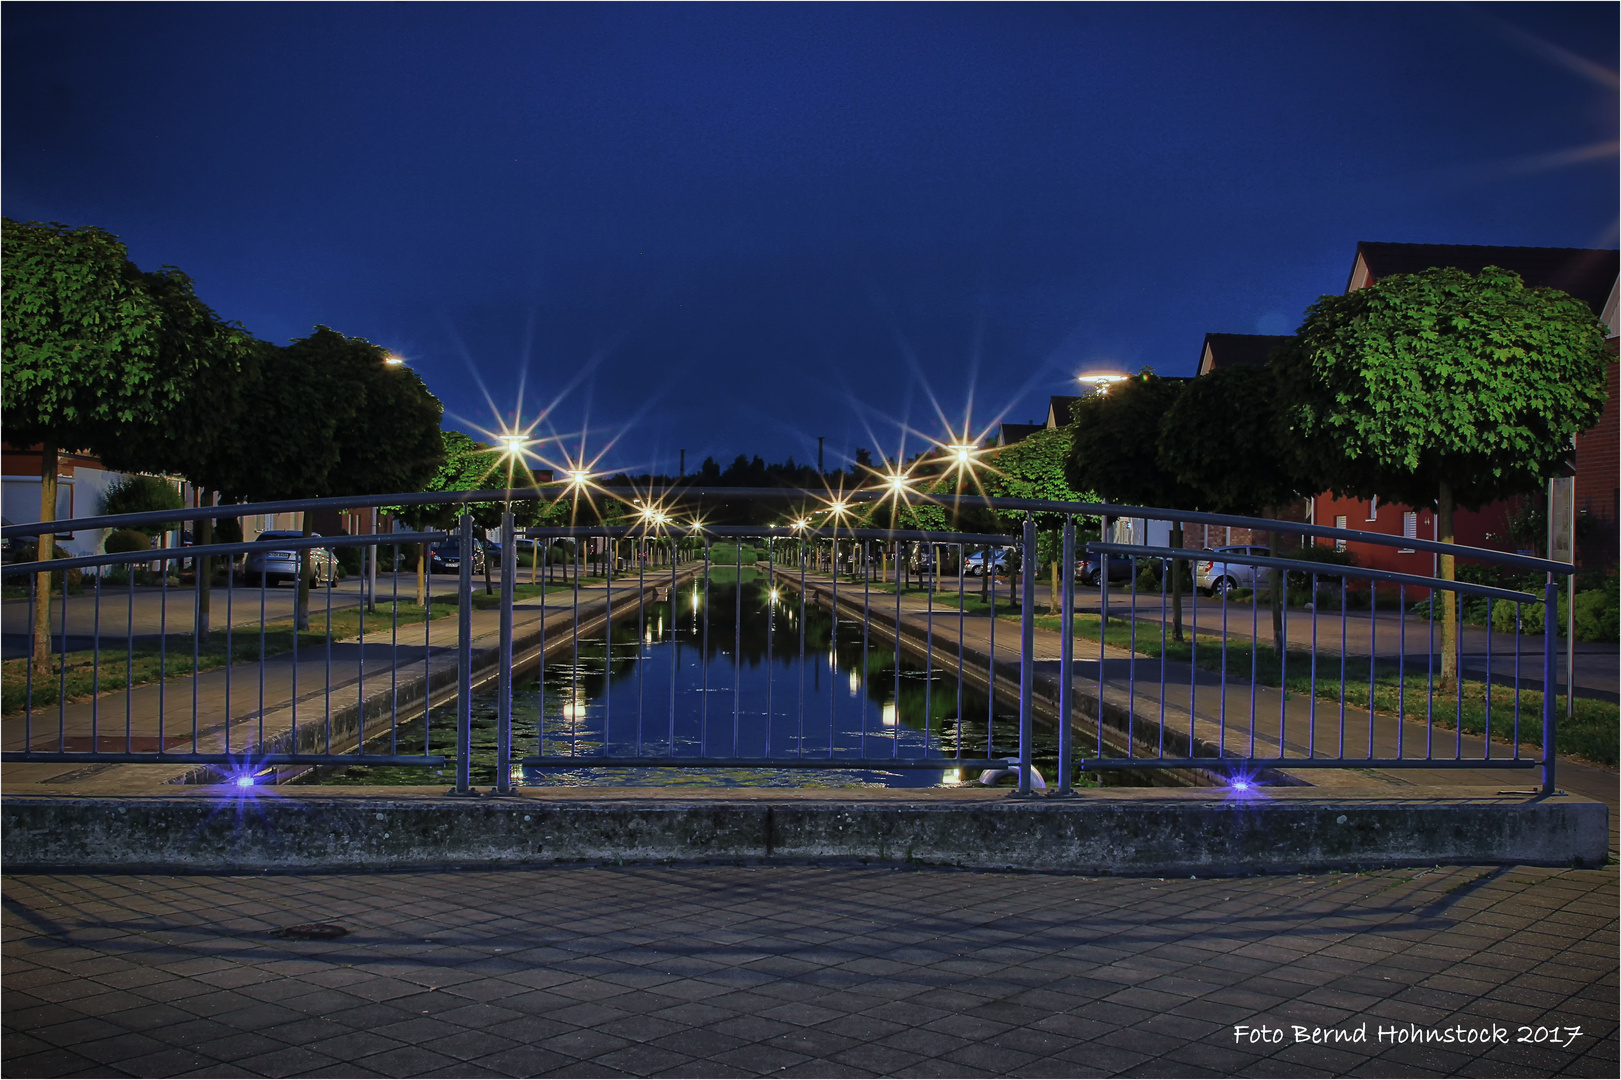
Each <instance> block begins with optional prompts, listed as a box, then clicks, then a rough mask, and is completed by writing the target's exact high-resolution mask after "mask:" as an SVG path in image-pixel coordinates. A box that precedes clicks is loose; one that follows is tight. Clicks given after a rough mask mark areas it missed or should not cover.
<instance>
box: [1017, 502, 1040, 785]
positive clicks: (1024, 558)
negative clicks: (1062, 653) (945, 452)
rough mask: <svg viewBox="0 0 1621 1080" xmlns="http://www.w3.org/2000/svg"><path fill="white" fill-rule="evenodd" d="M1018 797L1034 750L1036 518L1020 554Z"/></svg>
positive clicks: (1027, 526)
mask: <svg viewBox="0 0 1621 1080" xmlns="http://www.w3.org/2000/svg"><path fill="white" fill-rule="evenodd" d="M1019 587H1020V592H1019V794H1021V795H1029V794H1031V791H1032V784H1033V782H1034V781H1033V778H1032V776H1031V772H1032V770H1033V769H1034V767H1035V750H1036V745H1035V744H1036V726H1035V725H1036V709H1035V706H1036V702H1035V695H1036V681H1035V680H1036V515H1035V514H1026V515H1025V518H1024V549H1023V550H1022V551H1020V552H1019Z"/></svg>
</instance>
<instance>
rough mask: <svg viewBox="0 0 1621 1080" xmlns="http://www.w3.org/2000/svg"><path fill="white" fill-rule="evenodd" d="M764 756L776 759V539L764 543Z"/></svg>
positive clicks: (772, 537) (768, 539) (768, 538)
mask: <svg viewBox="0 0 1621 1080" xmlns="http://www.w3.org/2000/svg"><path fill="white" fill-rule="evenodd" d="M765 603H766V613H765V756H766V757H768V758H769V757H776V756H777V754H776V750H775V749H773V747H774V746H775V745H776V744H775V741H774V740H773V739H772V735H773V734H774V731H773V729H774V728H775V727H776V719H777V714H776V693H775V687H776V671H775V655H774V654H775V651H776V650H775V648H774V646H775V644H776V640H777V538H776V537H775V536H768V537H766V541H765Z"/></svg>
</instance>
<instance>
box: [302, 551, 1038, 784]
mask: <svg viewBox="0 0 1621 1080" xmlns="http://www.w3.org/2000/svg"><path fill="white" fill-rule="evenodd" d="M763 578H764V575H763V574H757V573H755V572H752V571H750V570H748V569H745V570H744V571H743V582H742V585H741V588H742V596H741V598H739V597H738V595H737V589H738V588H739V586H738V585H736V584H733V582H732V574H731V573H727V574H725V575H721V574H716V575H715V576H714V577H712V578H711V581H710V583H709V587H708V590H707V593H708V595H707V598H706V597H705V595H704V590H702V589H701V588H699V589H695V590H693V591H692V592H690V593H689V592H686V591H683V592H681V593H678V594H676V602H677V604H678V609H677V610H676V611H674V612H672V611H670V606H671V605H670V603H669V602H668V601H662V602H649V603H647V604H645V605H643V606H642V608H641V611H640V618H638V617H637V612H636V610H635V608H634V607H632V608H630V609H628V611H624V614H620V613H619V612H616V617H617V618H618V621H616V623H615V625H614V628H613V641H612V646H611V649H610V648H608V647H607V645H606V643H605V642H604V640H603V637H602V636H601V634H600V633H598V635H597V636H596V637H593V638H581V639H580V642H579V654H578V659H577V661H576V657H575V656H574V654H573V651H572V649H571V650H570V652H569V653H568V654H566V655H564V656H560V657H557V658H556V659H555V660H554V662H553V663H551V664H549V665H547V668H546V671H545V687H544V689H545V693H544V695H542V693H541V685H540V682H539V680H536V679H533V678H531V679H530V680H528V681H527V683H523V684H520V685H519V686H517V687H516V688H515V689H514V693H513V703H512V723H513V737H512V742H513V757H514V759H517V758H521V757H523V756H526V755H530V754H535V753H536V752H537V751H539V752H540V753H543V754H545V755H546V756H561V755H580V756H582V757H584V756H588V755H591V754H597V753H601V752H602V751H603V749H604V746H605V745H606V746H607V748H608V749H609V750H610V751H611V752H612V753H613V754H614V755H615V756H617V757H626V756H631V755H645V756H660V757H671V756H690V757H697V756H700V755H702V756H707V757H740V758H756V759H758V758H764V757H771V758H777V759H781V758H789V757H802V758H803V759H807V760H811V761H815V760H826V761H828V762H829V765H830V766H831V765H833V764H834V763H836V762H837V760H838V759H840V758H846V759H848V758H858V757H865V758H867V759H869V760H870V759H873V758H903V759H904V758H920V757H924V756H928V757H947V756H954V755H955V754H956V753H957V749H958V745H959V742H960V743H961V747H962V754H963V755H964V756H967V757H983V756H986V755H987V746H986V722H987V715H986V714H987V711H988V710H987V703H986V700H985V697H984V695H983V694H982V693H979V692H977V691H976V690H974V689H973V688H972V687H969V686H964V687H963V688H962V691H961V702H962V713H963V716H964V717H965V718H966V719H965V722H964V723H963V724H962V725H961V726H960V727H959V725H958V723H957V711H958V686H957V681H956V678H955V676H954V675H951V674H950V673H949V672H947V671H942V670H941V668H940V667H939V666H938V664H936V665H934V666H933V669H932V671H928V672H926V671H925V665H924V662H923V659H922V658H921V657H914V656H912V655H910V654H907V655H903V656H902V658H901V664H900V670H899V672H898V673H897V671H896V663H895V654H894V648H893V646H892V645H891V644H889V643H887V642H886V641H884V640H883V638H882V636H881V634H879V633H878V632H877V631H873V632H871V633H870V634H869V636H868V637H867V639H866V640H865V641H863V637H862V628H861V624H860V623H858V622H853V621H850V620H848V619H840V620H839V625H838V634H837V639H836V642H835V640H834V637H833V633H832V631H833V625H832V618H831V616H830V615H829V613H828V612H826V611H824V610H822V609H820V608H817V607H814V606H812V605H809V604H807V605H806V607H805V611H804V617H803V619H801V617H800V610H799V598H798V596H797V594H796V593H794V592H792V591H791V590H780V592H779V595H778V597H777V598H776V600H775V602H773V600H772V597H771V592H772V590H770V589H768V588H767V587H766V584H765V582H764V580H763ZM700 609H702V610H703V611H704V612H705V613H706V614H707V616H708V620H709V623H708V633H707V638H706V635H705V633H704V623H703V620H702V619H699V618H697V617H696V616H697V614H698V612H699V610H700ZM739 612H740V613H741V615H742V621H741V624H740V625H739V624H738V623H737V622H736V620H735V616H736V615H737V614H738V613H739ZM626 616H628V617H626ZM802 635H803V642H804V644H803V654H802V653H801V636H802ZM738 654H741V662H740V663H739V662H738ZM554 655H555V654H554ZM801 655H803V657H804V660H803V662H801ZM705 657H707V672H706V665H705V663H704V659H705ZM824 658H825V659H824ZM824 665H825V667H824ZM543 702H544V704H542V703H543ZM496 705H497V702H496V699H495V696H494V695H493V693H492V694H479V695H476V696H475V697H474V701H473V709H472V712H473V724H474V731H473V763H472V775H473V783H474V784H475V785H478V786H483V785H488V784H491V783H493V782H494V779H495V777H494V749H495V717H496ZM734 708H735V719H734ZM454 715H455V714H454V703H452V704H450V705H447V706H444V707H442V708H440V709H437V710H435V711H434V714H433V736H434V738H433V742H434V746H433V749H434V752H436V753H445V754H446V755H447V756H449V755H453V754H454V753H455V741H454V728H453V723H454ZM925 715H927V720H926V721H925ZM421 731H422V724H421V721H420V719H419V720H417V721H416V722H415V724H414V726H413V725H405V726H402V729H401V745H402V747H403V746H405V745H409V744H410V743H411V741H412V740H413V739H414V740H415V744H416V745H417V746H420V745H421V738H422V735H421ZM959 731H960V737H959ZM1017 731H1018V718H1017V715H1016V712H1015V710H1014V707H1013V706H1012V705H1011V704H1007V703H1000V702H999V703H998V705H997V709H996V716H995V728H994V735H995V739H994V742H993V743H992V744H991V746H990V748H989V752H990V753H994V754H995V755H996V756H999V757H1000V756H1011V755H1014V754H1016V753H1017V751H1018V744H1017ZM441 740H442V741H441ZM1052 741H1053V740H1052V739H1051V738H1046V737H1043V738H1038V742H1037V746H1036V755H1037V763H1038V765H1040V766H1042V767H1043V769H1044V770H1045V769H1047V768H1050V767H1051V765H1050V763H1049V762H1047V761H1046V759H1048V758H1051V757H1052V756H1053V754H1054V747H1053V746H1052V745H1050V744H1051V743H1052ZM452 774H453V771H452V766H451V765H449V764H447V765H446V766H445V768H444V773H443V775H444V776H450V775H452ZM977 778H978V773H977V771H970V772H967V774H966V775H962V776H959V775H958V771H957V770H955V769H952V770H946V771H945V772H944V773H942V772H941V771H940V770H924V769H865V770H857V769H841V768H836V767H828V768H819V767H796V768H781V769H779V768H746V769H745V768H676V767H637V768H628V767H627V768H603V767H599V766H592V765H590V764H589V763H587V762H582V763H581V764H580V765H579V766H570V767H556V768H554V767H547V768H542V769H536V768H529V769H518V768H515V769H514V773H513V777H512V779H513V782H514V783H517V784H521V785H524V786H571V785H572V786H596V785H600V786H657V787H667V786H683V785H702V786H710V787H723V786H738V787H742V786H747V787H760V786H765V787H815V788H851V787H931V786H940V785H948V786H949V785H955V784H957V783H959V782H972V781H974V780H976V779H977ZM433 779H437V776H434V777H427V778H425V777H424V772H423V770H421V769H410V768H394V767H386V766H385V767H371V768H362V769H351V770H349V773H348V775H346V776H344V777H337V778H331V780H335V781H336V782H340V783H373V784H376V783H383V784H412V783H415V784H421V783H426V782H430V781H431V780H433ZM331 780H329V782H331Z"/></svg>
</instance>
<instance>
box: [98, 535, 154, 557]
mask: <svg viewBox="0 0 1621 1080" xmlns="http://www.w3.org/2000/svg"><path fill="white" fill-rule="evenodd" d="M151 548H152V538H151V537H150V536H147V535H146V534H145V533H144V532H142V531H141V530H139V529H114V530H113V531H112V532H110V533H108V534H107V539H106V541H105V542H104V543H103V544H102V549H103V550H104V551H106V552H107V554H109V555H119V554H122V553H124V552H126V551H149V550H151Z"/></svg>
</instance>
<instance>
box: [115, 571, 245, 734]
mask: <svg viewBox="0 0 1621 1080" xmlns="http://www.w3.org/2000/svg"><path fill="white" fill-rule="evenodd" d="M233 562H234V558H233V559H229V560H227V561H226V563H225V752H226V753H227V754H229V753H230V752H231V668H233V667H235V666H236V647H235V638H234V633H235V628H234V626H233V625H232V624H233V622H234V621H235V615H234V610H235V607H236V573H235V569H236V568H235V567H234V566H233V565H232V563H233ZM96 580H97V581H98V582H99V581H100V580H101V579H100V578H99V577H98V578H97V579H96ZM97 616H98V617H99V616H100V612H97ZM96 640H97V644H98V645H99V644H100V640H101V638H100V634H99V632H98V634H97V638H96ZM98 651H99V649H98ZM244 749H246V748H245V747H244Z"/></svg>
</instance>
